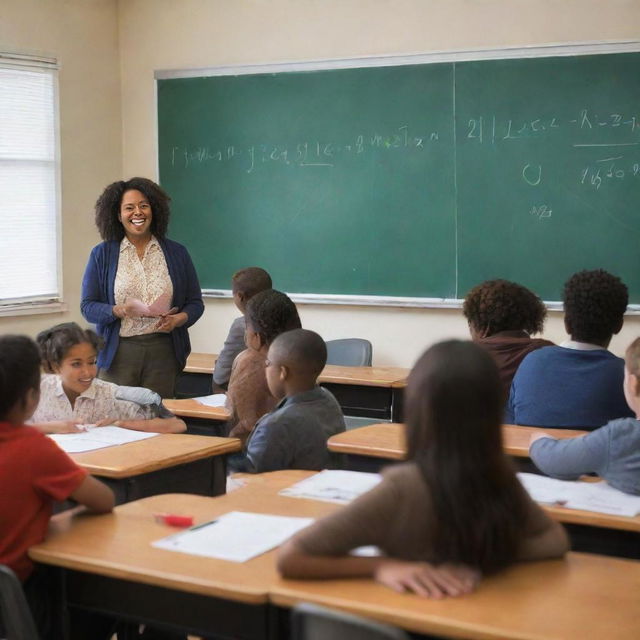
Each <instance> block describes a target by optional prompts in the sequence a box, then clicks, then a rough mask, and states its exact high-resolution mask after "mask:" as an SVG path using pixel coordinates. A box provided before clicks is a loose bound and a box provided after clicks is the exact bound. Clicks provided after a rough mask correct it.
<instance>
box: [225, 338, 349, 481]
mask: <svg viewBox="0 0 640 640" xmlns="http://www.w3.org/2000/svg"><path fill="white" fill-rule="evenodd" d="M326 362H327V345H326V344H325V342H324V340H323V339H322V338H321V337H320V336H319V335H318V334H317V333H315V332H313V331H307V330H305V329H294V330H293V331H287V332H286V333H281V334H280V335H279V336H278V337H277V338H276V339H275V340H274V341H273V342H272V343H271V346H270V347H269V353H268V355H267V360H266V373H267V385H268V386H269V391H270V392H271V395H272V396H273V397H274V398H276V399H279V400H280V402H279V403H278V405H277V406H276V408H275V409H274V410H273V411H272V412H271V413H267V414H266V415H264V416H262V418H260V419H259V420H258V422H257V423H256V426H255V428H254V429H253V432H252V433H251V435H250V436H249V440H248V442H247V456H246V457H247V465H246V467H245V468H244V469H243V470H245V471H251V472H253V473H262V472H263V471H278V470H280V469H310V470H316V471H319V470H320V469H324V468H325V467H327V466H330V464H331V458H330V455H329V450H328V449H327V439H328V438H330V437H331V436H332V435H334V434H336V433H341V432H342V431H344V430H345V424H344V416H343V415H342V409H341V408H340V405H339V404H338V402H337V400H336V399H335V398H334V397H333V395H332V394H331V393H330V392H329V391H327V390H326V389H323V388H322V387H319V386H318V385H317V384H316V382H317V379H318V376H319V375H320V372H321V371H322V369H323V368H324V365H325V364H326ZM238 470H239V469H238Z"/></svg>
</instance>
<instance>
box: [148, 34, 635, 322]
mask: <svg viewBox="0 0 640 640" xmlns="http://www.w3.org/2000/svg"><path fill="white" fill-rule="evenodd" d="M638 52H640V41H638V40H620V41H596V42H579V43H572V44H547V45H539V46H530V47H505V48H486V49H465V50H460V51H437V52H429V53H420V54H410V55H387V56H366V57H353V58H336V59H323V60H306V61H298V62H293V61H291V62H274V63H262V64H241V65H229V66H215V67H203V68H193V69H161V70H156V71H155V72H154V80H155V85H154V86H155V89H156V105H157V86H158V85H157V81H158V80H168V79H174V78H206V77H213V76H237V75H250V74H260V73H273V74H277V73H284V72H293V71H321V70H330V69H357V68H364V67H397V66H403V65H417V64H434V63H438V62H466V61H481V60H500V59H525V58H542V57H565V56H586V55H599V54H607V53H609V54H614V53H638ZM154 116H155V118H156V122H155V132H156V137H155V148H156V161H157V162H156V177H157V178H158V177H159V175H160V168H159V140H158V137H159V131H158V122H157V118H158V112H157V108H156V110H155V113H154ZM287 293H288V295H289V296H290V297H291V298H292V300H293V301H294V302H296V303H298V304H327V305H338V306H377V307H405V308H443V309H460V308H461V307H462V304H463V302H464V299H463V298H427V297H400V296H375V295H343V294H325V293H323V294H316V293H302V292H287ZM202 295H203V297H205V298H214V299H215V298H218V299H220V298H231V297H232V292H231V290H230V289H203V290H202ZM544 303H545V305H546V306H547V308H548V309H549V310H550V311H562V309H563V305H562V302H560V301H555V300H545V301H544ZM626 315H640V304H630V305H629V306H628V307H627V311H626Z"/></svg>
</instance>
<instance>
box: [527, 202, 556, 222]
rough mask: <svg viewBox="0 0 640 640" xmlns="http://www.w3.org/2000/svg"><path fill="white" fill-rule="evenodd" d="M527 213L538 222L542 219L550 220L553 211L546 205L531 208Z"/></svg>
mask: <svg viewBox="0 0 640 640" xmlns="http://www.w3.org/2000/svg"><path fill="white" fill-rule="evenodd" d="M529 213H530V214H531V215H532V216H535V217H536V218H538V220H542V219H543V218H550V217H551V214H552V213H553V210H552V209H551V207H549V206H548V205H546V204H541V205H537V206H533V207H531V211H529Z"/></svg>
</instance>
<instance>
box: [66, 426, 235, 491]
mask: <svg viewBox="0 0 640 640" xmlns="http://www.w3.org/2000/svg"><path fill="white" fill-rule="evenodd" d="M240 449H241V444H240V440H238V439H237V438H210V437H205V436H191V435H186V434H178V433H165V434H161V435H159V436H155V437H153V438H149V439H147V440H139V441H138V442H129V443H127V444H122V445H119V446H115V447H107V448H105V449H97V450H95V451H87V452H86V453H76V454H73V455H72V456H71V457H72V458H73V459H74V460H75V461H76V462H77V463H78V464H79V465H80V466H81V467H83V468H85V469H86V470H87V471H89V473H91V474H92V475H95V476H98V477H99V478H100V480H102V481H103V482H105V483H106V484H108V485H109V486H110V487H111V488H112V489H113V491H114V493H115V494H116V500H117V502H118V503H122V502H130V501H131V500H137V499H139V498H144V497H147V496H151V495H154V494H157V493H165V492H167V491H184V492H188V493H197V494H201V495H209V496H211V495H218V494H221V493H224V492H225V483H226V460H225V458H226V455H227V454H229V453H234V452H236V451H240Z"/></svg>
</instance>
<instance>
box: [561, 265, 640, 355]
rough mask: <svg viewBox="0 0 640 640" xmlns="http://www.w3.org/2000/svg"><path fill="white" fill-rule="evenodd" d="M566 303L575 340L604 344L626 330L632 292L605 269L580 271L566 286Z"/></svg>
mask: <svg viewBox="0 0 640 640" xmlns="http://www.w3.org/2000/svg"><path fill="white" fill-rule="evenodd" d="M562 301H563V302H564V324H565V328H566V330H567V333H568V334H569V335H570V336H571V338H572V339H573V340H577V341H578V342H591V343H593V344H604V343H605V342H608V341H609V340H610V339H611V336H612V335H613V334H614V333H617V332H618V331H620V329H621V327H622V323H623V316H624V312H625V310H626V308H627V304H628V303H629V291H628V290H627V286H626V285H625V284H624V282H622V280H620V278H618V277H617V276H614V275H612V274H610V273H609V272H607V271H604V270H603V269H595V270H594V271H579V272H578V273H575V274H574V275H572V276H571V277H570V278H569V279H568V280H567V282H566V283H565V285H564V290H563V292H562Z"/></svg>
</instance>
